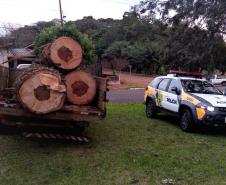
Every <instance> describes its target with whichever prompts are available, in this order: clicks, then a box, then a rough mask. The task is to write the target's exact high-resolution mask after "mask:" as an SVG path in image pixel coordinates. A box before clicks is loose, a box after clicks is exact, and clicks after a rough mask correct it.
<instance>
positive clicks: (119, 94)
mask: <svg viewBox="0 0 226 185" xmlns="http://www.w3.org/2000/svg"><path fill="white" fill-rule="evenodd" d="M144 91H145V89H139V90H112V91H109V92H108V94H107V99H108V100H109V102H113V103H129V102H143V98H144Z"/></svg>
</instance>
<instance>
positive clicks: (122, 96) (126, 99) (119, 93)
mask: <svg viewBox="0 0 226 185" xmlns="http://www.w3.org/2000/svg"><path fill="white" fill-rule="evenodd" d="M217 87H218V88H219V89H220V90H221V91H224V89H225V87H223V86H217ZM144 91H145V89H137V90H111V91H109V92H108V94H107V99H108V100H109V102H113V103H130V102H131V103H136V102H143V98H144Z"/></svg>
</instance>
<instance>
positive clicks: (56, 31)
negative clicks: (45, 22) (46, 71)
mask: <svg viewBox="0 0 226 185" xmlns="http://www.w3.org/2000/svg"><path fill="white" fill-rule="evenodd" d="M60 36H68V37H71V38H73V39H74V40H76V41H78V42H79V43H80V45H81V47H82V49H83V52H84V60H85V64H91V63H94V62H96V55H95V53H94V46H93V44H92V42H91V40H90V39H89V38H88V36H87V35H85V34H82V33H80V32H79V31H78V30H77V29H76V28H75V27H74V26H72V25H70V24H68V25H64V26H63V27H61V26H52V27H49V28H46V29H44V30H43V31H42V32H41V33H40V34H39V35H38V36H37V37H36V40H35V46H36V49H35V53H36V55H39V54H40V52H41V50H42V49H41V48H42V46H43V45H45V44H47V43H50V42H53V41H54V40H55V39H57V38H58V37H60Z"/></svg>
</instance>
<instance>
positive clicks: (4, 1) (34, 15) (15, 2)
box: [0, 0, 140, 25]
mask: <svg viewBox="0 0 226 185" xmlns="http://www.w3.org/2000/svg"><path fill="white" fill-rule="evenodd" d="M139 2H140V0H61V3H62V9H63V14H64V15H65V16H66V20H67V21H68V20H76V19H81V18H83V17H84V16H90V15H91V16H93V17H94V18H115V19H120V18H122V16H123V13H124V12H126V11H128V10H129V9H130V7H131V6H133V5H135V4H138V3H139ZM59 17H60V13H59V0H0V24H5V23H11V24H15V25H16V24H18V25H30V24H32V23H35V22H38V21H50V20H52V19H54V18H59Z"/></svg>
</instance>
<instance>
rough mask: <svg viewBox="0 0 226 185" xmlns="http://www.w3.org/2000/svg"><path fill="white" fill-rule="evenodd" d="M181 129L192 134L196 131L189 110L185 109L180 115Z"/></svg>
mask: <svg viewBox="0 0 226 185" xmlns="http://www.w3.org/2000/svg"><path fill="white" fill-rule="evenodd" d="M180 128H181V130H183V131H184V132H191V131H193V129H194V120H193V117H192V114H191V112H190V111H189V110H188V109H183V110H182V111H181V113H180Z"/></svg>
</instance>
